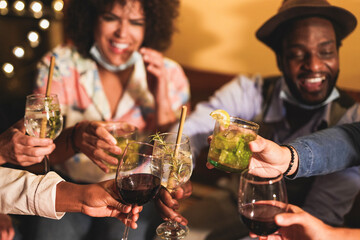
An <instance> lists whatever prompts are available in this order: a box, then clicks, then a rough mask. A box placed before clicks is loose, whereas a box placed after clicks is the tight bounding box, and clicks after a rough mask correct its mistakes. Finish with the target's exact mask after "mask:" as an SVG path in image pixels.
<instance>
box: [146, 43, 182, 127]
mask: <svg viewBox="0 0 360 240" xmlns="http://www.w3.org/2000/svg"><path fill="white" fill-rule="evenodd" d="M140 53H141V55H142V57H143V60H144V63H145V67H146V76H147V85H148V88H149V91H150V92H151V93H152V95H153V96H154V99H155V104H156V109H155V110H156V113H155V114H156V119H155V121H154V122H152V123H149V125H154V126H153V127H154V128H157V129H159V130H160V131H166V130H167V129H168V128H169V127H170V126H171V125H172V124H173V123H175V121H176V116H175V113H174V111H173V109H172V106H171V101H170V99H169V95H168V93H169V91H168V79H167V76H166V71H165V66H164V58H163V55H162V54H161V53H160V52H158V51H156V50H153V49H150V48H144V47H143V48H141V49H140Z"/></svg>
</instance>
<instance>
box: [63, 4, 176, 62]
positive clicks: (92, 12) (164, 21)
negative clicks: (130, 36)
mask: <svg viewBox="0 0 360 240" xmlns="http://www.w3.org/2000/svg"><path fill="white" fill-rule="evenodd" d="M128 2H140V3H141V6H142V8H143V12H144V16H145V37H144V41H143V43H142V45H141V46H143V47H149V48H152V49H155V50H158V51H164V50H166V49H167V48H168V47H169V45H170V42H171V37H172V34H173V33H174V31H175V30H176V28H175V23H174V20H175V19H176V17H177V16H178V15H179V12H178V9H179V1H178V0H128V1H126V0H78V1H70V2H69V4H68V5H66V11H65V33H66V35H67V37H68V38H69V39H70V40H71V41H72V42H73V43H74V44H75V46H76V47H77V49H78V51H79V52H80V53H81V54H82V55H83V56H89V55H88V54H89V50H90V48H91V46H92V45H93V43H94V34H95V32H94V31H95V25H96V21H97V19H98V17H99V16H100V15H102V14H103V13H104V12H106V11H108V10H109V9H111V8H112V6H113V5H114V4H115V3H117V4H120V5H122V6H124V5H126V4H127V3H128Z"/></svg>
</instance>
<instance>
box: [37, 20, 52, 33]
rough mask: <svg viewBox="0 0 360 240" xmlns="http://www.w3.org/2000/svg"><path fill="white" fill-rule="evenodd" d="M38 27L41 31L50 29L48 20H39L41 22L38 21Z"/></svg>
mask: <svg viewBox="0 0 360 240" xmlns="http://www.w3.org/2000/svg"><path fill="white" fill-rule="evenodd" d="M39 27H40V28H41V29H44V30H46V29H48V28H49V27H50V22H49V20H47V19H41V20H40V21H39Z"/></svg>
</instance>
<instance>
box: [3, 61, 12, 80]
mask: <svg viewBox="0 0 360 240" xmlns="http://www.w3.org/2000/svg"><path fill="white" fill-rule="evenodd" d="M2 70H3V72H4V74H5V75H6V76H8V77H11V76H13V75H14V66H13V65H12V64H11V63H4V64H3V66H2Z"/></svg>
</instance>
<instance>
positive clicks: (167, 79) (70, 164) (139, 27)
mask: <svg viewBox="0 0 360 240" xmlns="http://www.w3.org/2000/svg"><path fill="white" fill-rule="evenodd" d="M178 8H179V1H178V0H69V1H68V2H67V4H66V9H65V33H66V39H67V40H68V41H67V43H66V44H64V45H61V46H57V47H56V48H54V49H53V50H52V52H50V53H48V54H46V55H45V56H44V58H43V59H42V61H41V62H40V63H39V66H38V70H39V72H38V76H37V81H36V87H35V90H34V92H36V93H44V92H45V91H46V82H47V77H48V70H49V65H50V57H51V56H55V68H54V72H53V80H52V87H51V91H52V93H56V94H57V95H58V97H59V101H60V104H61V111H62V114H63V115H64V116H65V117H66V121H65V123H64V126H65V129H64V130H63V132H62V134H61V135H60V136H59V137H58V138H57V139H56V140H55V144H56V146H57V147H56V150H55V151H54V152H53V153H52V154H51V156H50V159H51V164H52V165H53V166H56V170H57V171H58V172H60V173H61V175H62V176H64V177H67V178H68V179H70V180H72V181H75V182H81V183H92V182H99V181H102V180H106V179H114V173H109V172H110V169H111V168H110V167H109V165H115V164H116V163H117V158H114V157H113V156H111V155H109V154H108V152H110V153H112V154H119V152H118V150H116V149H117V148H116V146H115V143H114V142H112V141H105V140H104V139H106V137H107V135H106V132H105V133H104V131H105V130H104V129H103V130H99V129H100V128H101V126H99V125H97V123H98V122H99V121H123V122H127V123H130V124H132V125H134V126H135V127H136V128H137V129H138V132H139V133H140V134H143V135H150V134H153V133H155V132H157V131H161V132H164V131H167V130H168V129H169V127H170V126H171V125H172V124H174V123H175V122H177V121H178V118H179V116H180V111H181V107H182V106H183V105H189V100H190V90H189V83H188V80H187V78H186V76H185V74H184V71H183V69H182V68H181V66H180V65H179V64H178V63H176V62H175V61H173V60H171V59H168V58H166V57H164V56H163V55H162V53H161V51H164V50H165V49H166V48H167V47H168V46H169V45H170V42H171V36H172V34H173V33H174V31H175V23H174V21H175V19H176V17H177V16H178ZM79 152H80V153H79ZM105 163H106V164H105ZM71 222H73V223H71ZM160 222H161V219H160V217H159V216H158V214H157V213H156V211H155V209H154V208H153V207H152V205H149V206H146V205H145V206H144V210H143V212H142V214H141V218H140V219H139V221H138V222H137V223H138V225H139V229H138V230H137V231H131V232H130V239H131V238H132V237H131V234H136V238H135V239H152V238H153V235H154V234H155V227H156V226H157V225H159V223H160ZM69 223H71V224H69ZM150 223H151V226H150ZM94 224H95V225H94ZM90 226H91V227H90ZM90 229H91V233H90ZM123 229H124V226H123V225H122V224H121V223H120V221H116V222H115V221H114V220H112V219H96V221H95V220H94V219H90V218H89V217H88V216H85V215H81V214H76V215H75V214H66V216H65V217H64V218H63V219H62V220H60V221H57V222H51V221H49V220H46V219H41V220H40V221H39V227H38V229H36V232H37V235H36V236H34V237H33V238H32V239H50V238H51V239H72V240H74V239H75V240H76V239H90V238H87V237H88V236H89V235H88V234H89V233H90V235H91V236H92V238H91V239H105V240H106V239H116V238H118V236H120V235H121V233H122V231H123ZM50 233H51V235H48V234H50ZM146 233H148V234H149V233H150V235H146ZM49 236H51V237H49ZM114 236H115V237H114Z"/></svg>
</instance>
